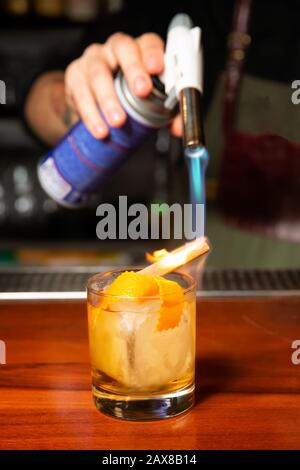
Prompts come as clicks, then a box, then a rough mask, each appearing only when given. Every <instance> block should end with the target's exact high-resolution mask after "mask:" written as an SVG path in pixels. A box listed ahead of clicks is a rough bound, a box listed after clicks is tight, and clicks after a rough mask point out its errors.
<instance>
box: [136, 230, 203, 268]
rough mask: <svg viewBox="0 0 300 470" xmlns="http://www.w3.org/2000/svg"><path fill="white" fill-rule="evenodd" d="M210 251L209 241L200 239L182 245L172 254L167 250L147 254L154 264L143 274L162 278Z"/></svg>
mask: <svg viewBox="0 0 300 470" xmlns="http://www.w3.org/2000/svg"><path fill="white" fill-rule="evenodd" d="M208 251H209V245H208V243H207V239H206V238H198V239H196V240H193V241H192V242H189V243H185V244H184V245H181V246H180V247H179V248H176V249H175V250H174V251H172V252H171V253H169V252H168V251H167V250H165V249H162V250H158V251H154V253H153V254H152V255H151V254H149V253H147V254H146V257H147V259H148V260H149V261H151V262H152V264H151V265H150V266H147V267H146V268H144V269H143V270H142V271H141V272H142V273H144V274H152V275H155V276H161V275H164V274H167V273H169V272H171V271H173V270H175V269H176V268H178V267H180V266H183V265H185V264H187V263H189V262H190V261H192V260H193V259H195V258H197V257H198V256H201V255H204V254H205V253H207V252H208Z"/></svg>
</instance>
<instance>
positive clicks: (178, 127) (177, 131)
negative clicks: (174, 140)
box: [170, 114, 182, 137]
mask: <svg viewBox="0 0 300 470" xmlns="http://www.w3.org/2000/svg"><path fill="white" fill-rule="evenodd" d="M170 131H171V134H173V135H174V136H175V137H182V120H181V115H180V114H177V116H176V117H175V118H174V119H173V121H172V123H171V126H170Z"/></svg>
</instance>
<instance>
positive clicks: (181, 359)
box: [87, 270, 196, 420]
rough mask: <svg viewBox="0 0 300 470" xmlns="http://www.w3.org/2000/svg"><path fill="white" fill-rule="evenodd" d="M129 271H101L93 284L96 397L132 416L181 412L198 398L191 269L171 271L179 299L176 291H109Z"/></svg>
mask: <svg viewBox="0 0 300 470" xmlns="http://www.w3.org/2000/svg"><path fill="white" fill-rule="evenodd" d="M124 271H125V270H115V271H112V272H106V273H103V274H97V275H95V276H93V277H92V278H90V279H89V281H88V283H87V292H88V326H89V343H90V357H91V364H92V384H93V397H94V402H95V404H96V407H97V408H98V409H99V410H101V411H102V412H104V413H106V414H108V415H111V416H114V417H117V418H123V419H128V420H156V419H162V418H168V417H172V416H176V415H178V414H180V413H183V412H185V411H187V410H188V409H189V408H191V407H192V405H193V402H194V387H195V386H194V381H195V380H194V379H195V322H196V289H195V282H194V280H193V279H192V278H191V277H190V276H188V275H186V274H181V273H171V274H168V275H166V276H165V279H168V280H172V281H175V282H176V283H178V284H179V285H180V286H181V288H182V293H183V296H182V297H181V300H180V301H179V303H176V296H174V295H173V293H172V292H166V293H165V295H157V296H152V297H130V296H116V295H108V294H107V293H106V290H107V287H108V286H109V285H110V284H111V283H112V282H113V281H114V279H116V278H117V277H118V276H119V275H120V274H121V273H122V272H124ZM177 300H178V299H177Z"/></svg>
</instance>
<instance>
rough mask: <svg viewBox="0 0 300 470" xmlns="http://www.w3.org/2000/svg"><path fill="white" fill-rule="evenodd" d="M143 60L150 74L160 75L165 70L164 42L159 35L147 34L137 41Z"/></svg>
mask: <svg viewBox="0 0 300 470" xmlns="http://www.w3.org/2000/svg"><path fill="white" fill-rule="evenodd" d="M137 42H138V44H139V46H140V50H141V55H142V60H143V63H144V66H145V67H146V70H147V72H148V73H150V74H153V75H154V74H160V73H162V71H163V69H164V42H163V40H162V39H161V37H159V36H158V35H157V34H154V33H146V34H143V35H142V36H140V37H139V38H138V39H137Z"/></svg>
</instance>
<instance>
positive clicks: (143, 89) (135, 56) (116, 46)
mask: <svg viewBox="0 0 300 470" xmlns="http://www.w3.org/2000/svg"><path fill="white" fill-rule="evenodd" d="M107 47H108V49H109V50H110V52H111V53H112V54H113V55H114V57H115V58H116V60H117V63H118V64H119V65H120V67H121V69H122V71H123V73H124V75H125V78H126V80H127V82H128V84H129V87H130V89H131V90H132V92H133V93H135V94H136V95H137V96H140V97H142V98H143V97H146V96H147V95H148V94H149V93H150V91H151V89H152V81H151V78H150V76H149V73H148V72H147V70H146V67H145V65H144V63H143V60H142V54H141V50H140V47H139V45H138V43H137V41H136V40H134V39H133V38H131V37H130V36H127V35H126V34H123V33H116V34H114V35H113V36H111V37H110V38H109V40H108V42H107Z"/></svg>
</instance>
